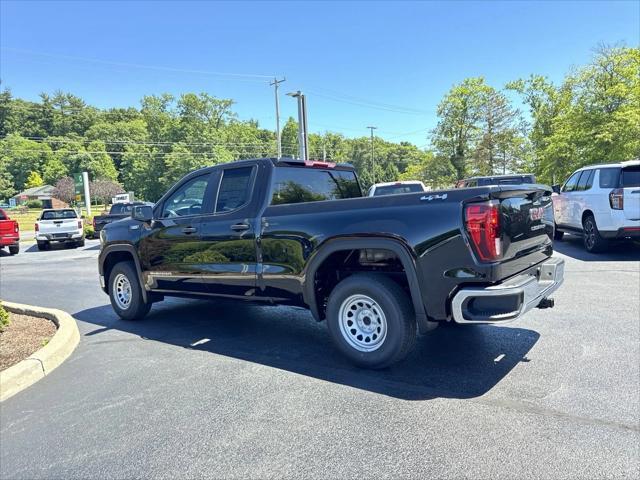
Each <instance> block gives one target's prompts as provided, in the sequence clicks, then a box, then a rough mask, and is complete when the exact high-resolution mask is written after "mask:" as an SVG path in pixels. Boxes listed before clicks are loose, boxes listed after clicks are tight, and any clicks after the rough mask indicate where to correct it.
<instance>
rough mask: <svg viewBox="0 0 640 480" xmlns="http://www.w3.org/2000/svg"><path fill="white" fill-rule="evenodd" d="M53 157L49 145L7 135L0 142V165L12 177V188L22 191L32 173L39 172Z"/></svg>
mask: <svg viewBox="0 0 640 480" xmlns="http://www.w3.org/2000/svg"><path fill="white" fill-rule="evenodd" d="M52 156H53V153H52V151H51V148H50V147H49V145H46V144H43V143H40V142H36V141H33V140H27V139H25V138H22V137H20V136H18V135H13V134H12V135H9V136H7V137H6V138H4V139H3V140H0V165H2V166H3V168H4V169H5V170H6V171H7V172H9V173H10V174H11V176H12V177H13V182H14V188H15V189H16V190H18V191H22V190H24V187H25V184H26V183H27V178H28V176H29V174H30V173H31V172H32V171H35V172H41V171H42V169H43V166H44V165H45V164H46V162H47V161H48V160H49V159H50V158H51V157H52Z"/></svg>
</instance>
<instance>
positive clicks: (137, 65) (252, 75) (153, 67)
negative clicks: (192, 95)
mask: <svg viewBox="0 0 640 480" xmlns="http://www.w3.org/2000/svg"><path fill="white" fill-rule="evenodd" d="M1 49H2V50H5V51H8V52H15V53H24V54H28V55H36V56H41V57H49V58H58V59H64V60H73V61H81V62H88V63H96V64H101V65H112V66H117V67H127V68H142V69H149V70H159V71H164V72H176V73H190V74H198V75H211V76H219V77H232V78H253V79H256V80H255V81H258V80H257V79H261V80H260V81H261V82H265V81H268V80H269V79H271V78H273V75H262V74H257V73H232V72H212V71H208V70H193V69H186V68H174V67H167V66H163V65H148V64H141V63H128V62H116V61H112V60H103V59H98V58H88V57H78V56H73V55H61V54H53V53H46V52H35V51H33V50H26V49H22V48H12V47H1Z"/></svg>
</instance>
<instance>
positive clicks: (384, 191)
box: [373, 183, 424, 197]
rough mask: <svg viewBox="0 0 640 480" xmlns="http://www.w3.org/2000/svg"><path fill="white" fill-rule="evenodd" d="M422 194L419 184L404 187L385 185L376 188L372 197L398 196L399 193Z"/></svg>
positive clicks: (422, 190)
mask: <svg viewBox="0 0 640 480" xmlns="http://www.w3.org/2000/svg"><path fill="white" fill-rule="evenodd" d="M416 192H424V189H423V188H422V185H420V184H419V183H409V184H405V185H385V186H384V187H376V189H375V191H374V192H373V196H374V197H379V196H381V195H398V194H400V193H416Z"/></svg>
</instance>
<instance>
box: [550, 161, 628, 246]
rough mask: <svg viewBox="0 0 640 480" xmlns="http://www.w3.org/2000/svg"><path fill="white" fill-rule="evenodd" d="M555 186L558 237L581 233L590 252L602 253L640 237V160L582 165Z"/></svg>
mask: <svg viewBox="0 0 640 480" xmlns="http://www.w3.org/2000/svg"><path fill="white" fill-rule="evenodd" d="M553 188H554V190H555V191H556V193H557V195H553V209H554V212H555V222H556V230H555V239H556V240H561V239H562V237H563V235H564V234H565V233H575V234H579V235H582V238H583V242H584V247H585V248H586V249H587V251H589V252H601V251H603V250H604V249H606V248H607V246H608V244H609V242H610V241H612V240H621V239H639V238H640V160H633V161H629V162H622V163H613V164H612V163H609V164H604V165H591V166H588V167H583V168H581V169H579V170H576V171H575V172H574V173H573V174H572V175H571V176H570V177H569V179H568V180H567V181H566V182H565V183H564V185H562V187H560V186H559V185H554V187H553Z"/></svg>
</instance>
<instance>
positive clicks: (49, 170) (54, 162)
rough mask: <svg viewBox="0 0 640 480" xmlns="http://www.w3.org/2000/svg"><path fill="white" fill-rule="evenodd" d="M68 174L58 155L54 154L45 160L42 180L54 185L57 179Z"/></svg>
mask: <svg viewBox="0 0 640 480" xmlns="http://www.w3.org/2000/svg"><path fill="white" fill-rule="evenodd" d="M68 174H69V172H68V170H67V167H66V166H65V164H64V163H62V160H60V157H58V156H57V155H54V156H52V157H51V158H49V159H48V160H47V162H46V163H45V165H44V169H43V172H42V176H43V179H44V182H45V183H46V184H47V185H55V183H56V182H57V181H58V180H59V179H61V178H62V177H66V176H67V175H68Z"/></svg>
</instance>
